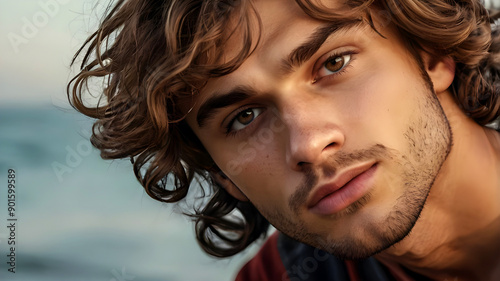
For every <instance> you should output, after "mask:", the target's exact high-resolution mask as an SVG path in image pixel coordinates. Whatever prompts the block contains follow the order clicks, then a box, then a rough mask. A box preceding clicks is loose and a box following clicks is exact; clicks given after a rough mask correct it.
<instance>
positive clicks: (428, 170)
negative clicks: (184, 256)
mask: <svg viewBox="0 0 500 281" xmlns="http://www.w3.org/2000/svg"><path fill="white" fill-rule="evenodd" d="M255 6H256V9H257V12H258V13H259V15H260V17H261V19H262V23H263V25H262V26H263V30H262V38H261V41H260V43H259V46H258V47H257V49H256V51H255V52H254V53H253V54H252V55H251V56H250V57H249V58H248V59H247V60H246V61H245V62H244V63H243V65H242V66H241V67H240V68H238V69H237V70H236V71H235V72H233V73H231V74H229V75H227V76H224V77H221V78H216V79H211V80H209V81H208V83H207V84H206V86H205V87H204V88H203V89H202V90H201V92H200V95H199V96H198V97H197V98H196V101H195V103H194V106H193V108H192V110H191V111H190V113H189V114H188V115H187V121H188V124H189V125H190V127H191V128H192V130H193V131H194V133H195V134H196V135H197V136H198V138H199V139H200V140H201V142H202V143H203V145H204V146H205V148H206V149H207V151H208V152H209V153H210V155H211V156H212V158H213V160H214V161H215V163H216V164H217V165H218V167H219V168H220V169H221V171H222V172H223V173H224V174H225V175H226V177H219V180H220V181H221V182H222V184H223V185H224V186H225V188H226V189H227V190H228V191H229V192H230V193H231V194H232V195H233V196H234V197H236V198H237V199H240V200H250V201H251V202H252V203H253V204H254V205H255V206H256V207H257V208H258V209H259V211H260V212H261V213H262V214H263V215H264V216H265V217H266V218H267V219H268V220H269V221H270V222H271V223H272V224H273V225H274V226H275V227H276V228H277V229H279V230H280V231H282V232H284V233H286V234H288V235H290V236H291V237H293V238H295V239H297V240H299V241H302V242H305V243H308V244H311V245H313V246H315V247H318V248H321V249H324V250H327V251H329V252H331V253H333V254H334V255H337V256H339V257H343V258H365V257H368V256H371V255H375V254H378V255H377V256H376V257H377V258H378V259H379V260H380V261H382V262H383V263H385V264H387V265H388V266H405V267H407V268H409V269H411V270H414V271H416V272H419V273H421V274H424V275H427V276H429V277H432V278H435V279H439V280H446V279H447V278H450V279H448V280H476V278H478V279H477V280H495V278H497V277H499V276H498V270H496V268H497V265H498V253H499V252H500V251H498V250H499V249H500V247H499V244H498V242H496V241H497V240H498V239H494V238H495V237H498V235H499V234H500V231H499V229H500V227H499V224H500V223H499V222H498V221H499V220H498V219H497V218H499V217H500V206H499V202H500V200H499V199H500V193H499V192H498V189H499V188H498V187H499V179H498V178H499V177H498V175H499V174H500V173H499V164H498V163H499V160H498V159H499V158H500V157H499V152H498V151H499V149H498V142H499V141H498V139H499V137H498V133H496V132H493V131H491V130H488V129H485V128H482V127H480V126H478V125H477V124H475V123H474V122H472V121H471V120H469V119H468V118H467V117H466V116H465V115H464V114H463V113H462V112H461V111H460V109H459V108H458V107H457V105H456V104H455V103H454V101H453V100H452V98H451V95H450V92H449V90H448V88H449V86H450V85H451V82H452V81H453V77H454V63H453V61H452V60H451V59H449V58H434V57H432V56H429V55H426V54H424V55H423V59H424V68H425V69H421V68H420V67H419V66H418V64H417V63H416V62H415V60H414V59H413V58H412V57H411V55H410V54H409V53H408V51H407V50H406V49H405V46H404V44H403V43H402V42H401V41H400V40H399V38H398V35H397V33H396V32H395V31H394V30H393V29H392V27H391V25H390V24H389V25H387V24H382V23H381V22H379V21H377V18H375V26H376V28H377V30H378V31H379V32H380V33H381V34H383V35H384V36H385V38H383V37H381V36H379V35H378V34H377V33H375V32H374V31H373V30H372V29H371V28H370V27H367V26H364V25H356V26H354V27H351V28H349V29H347V30H341V31H340V32H337V33H335V34H333V35H331V36H330V37H329V38H328V39H327V40H326V41H325V43H324V44H323V45H322V46H321V47H320V48H319V49H318V50H317V51H316V52H315V53H314V54H313V55H312V56H311V58H309V59H308V60H306V61H305V62H304V63H303V64H302V65H300V66H295V67H294V68H293V69H292V71H288V72H284V71H283V67H282V61H283V60H284V59H286V57H287V56H288V54H289V53H290V52H292V50H294V48H296V47H297V46H299V45H300V44H301V43H303V42H305V41H306V40H307V39H308V38H309V36H310V35H311V34H313V32H314V30H315V29H316V28H317V27H319V26H321V25H322V24H324V23H322V22H318V21H315V20H312V19H311V18H309V17H307V15H305V14H304V13H303V12H302V11H301V10H300V8H299V7H298V6H297V5H296V4H294V2H293V1H257V2H256V5H255ZM233 39H234V40H235V41H234V44H228V46H238V43H237V42H238V41H237V39H238V38H233ZM235 48H236V47H235ZM232 52H234V50H232V49H231V48H227V56H228V57H231V53H232ZM332 55H334V57H335V58H336V59H337V60H336V61H335V60H334V61H332V60H330V62H328V59H329V58H330V57H331V56H332ZM339 65H340V67H341V69H339V72H338V73H331V72H328V71H327V70H328V69H330V70H331V69H337V68H335V67H338V66H339ZM423 71H424V73H422V72H423ZM431 81H432V82H431ZM235 87H239V89H245V91H247V92H251V95H250V97H249V98H248V99H245V100H243V101H239V102H238V103H235V104H232V105H229V106H227V107H224V108H222V109H218V110H217V111H215V112H214V113H213V115H212V117H211V118H210V119H209V120H207V121H206V122H204V124H203V126H200V125H199V124H198V122H197V117H196V115H197V113H198V111H199V110H200V107H201V106H202V105H203V104H204V103H205V102H206V101H207V100H208V99H210V98H212V97H214V96H218V95H221V93H222V92H224V91H228V90H230V89H233V88H235ZM242 112H243V113H242ZM231 120H233V122H232V123H231ZM234 120H236V121H234ZM228 128H229V129H228ZM464 160H467V161H464ZM485 163H486V164H485ZM361 166H363V167H364V166H368V167H374V173H373V174H372V176H371V177H370V178H369V180H367V181H365V182H364V185H366V186H367V188H366V191H365V192H363V194H362V196H359V198H358V200H356V201H355V202H353V203H352V204H349V205H348V206H346V207H345V208H343V209H341V210H339V211H337V212H335V213H333V214H330V215H319V214H317V213H314V212H312V211H311V209H310V208H308V202H309V200H310V199H311V197H312V196H313V194H314V192H315V191H316V190H318V188H319V187H320V186H322V185H325V184H329V183H331V182H332V181H334V180H336V179H337V177H338V175H339V174H342V173H344V172H345V171H348V170H350V169H353V168H356V167H361ZM479 234H481V235H479ZM483 236H485V237H486V238H483V239H482V240H479V237H483ZM478 256H479V257H484V258H485V259H486V260H487V262H478V261H477V260H478V259H477V258H474V257H478Z"/></svg>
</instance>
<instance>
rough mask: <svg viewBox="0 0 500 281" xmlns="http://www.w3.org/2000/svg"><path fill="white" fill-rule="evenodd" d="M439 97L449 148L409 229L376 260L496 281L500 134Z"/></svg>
mask: <svg viewBox="0 0 500 281" xmlns="http://www.w3.org/2000/svg"><path fill="white" fill-rule="evenodd" d="M439 98H440V101H441V104H442V106H443V109H444V111H445V114H446V116H447V117H448V120H449V122H450V126H451V128H452V132H453V146H452V149H451V151H450V154H449V156H448V158H447V159H446V161H445V163H444V164H443V166H442V167H441V170H440V172H439V175H438V177H437V178H436V180H435V182H434V185H433V186H432V189H431V192H430V194H429V197H428V198H427V201H426V205H425V207H424V209H423V210H422V213H421V216H420V218H419V220H418V221H417V223H416V225H415V227H414V228H413V229H412V232H411V233H410V234H409V235H408V236H407V237H406V238H405V239H403V240H402V241H401V242H399V243H397V244H395V245H394V246H393V247H391V248H389V249H387V250H386V251H384V252H382V253H381V254H379V255H377V259H379V260H380V261H381V262H383V263H386V264H388V265H391V264H392V265H394V264H399V265H402V266H404V267H406V268H408V269H410V270H412V271H414V272H417V273H419V274H422V275H425V276H428V277H430V278H432V279H434V280H500V239H499V237H500V134H498V133H497V132H495V131H493V130H490V129H487V128H484V127H482V126H479V125H477V124H476V123H475V122H474V121H472V120H470V119H469V118H468V117H467V116H466V115H465V114H464V113H463V112H462V111H461V110H460V109H459V108H458V106H457V105H456V103H455V102H454V101H453V99H452V97H451V96H450V95H449V93H444V94H442V95H441V96H440V97H439Z"/></svg>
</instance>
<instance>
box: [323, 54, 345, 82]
mask: <svg viewBox="0 0 500 281" xmlns="http://www.w3.org/2000/svg"><path fill="white" fill-rule="evenodd" d="M351 60H352V53H347V54H345V53H344V54H340V55H332V56H330V57H329V58H327V59H326V60H325V61H324V62H323V63H322V64H321V67H320V68H319V69H318V72H317V73H316V77H315V78H314V80H313V81H314V82H316V81H318V80H320V79H321V78H323V77H325V76H329V75H335V74H338V73H340V72H342V70H343V69H344V68H345V67H346V66H348V65H349V63H350V62H351Z"/></svg>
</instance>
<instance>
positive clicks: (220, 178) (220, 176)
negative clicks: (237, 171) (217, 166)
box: [210, 172, 248, 201]
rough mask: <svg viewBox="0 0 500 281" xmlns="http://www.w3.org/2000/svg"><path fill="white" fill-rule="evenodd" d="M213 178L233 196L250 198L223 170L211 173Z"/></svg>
mask: <svg viewBox="0 0 500 281" xmlns="http://www.w3.org/2000/svg"><path fill="white" fill-rule="evenodd" d="M210 174H211V175H212V179H213V180H214V181H215V182H217V184H219V185H220V186H221V187H222V188H224V189H225V190H226V191H227V192H228V193H229V194H230V195H231V196H233V197H234V198H236V199H238V200H240V201H248V198H247V197H246V196H245V194H243V192H241V190H240V189H239V188H238V187H237V186H236V185H235V184H234V183H233V182H232V181H231V180H230V179H229V178H228V177H227V176H226V175H224V173H222V172H215V173H210Z"/></svg>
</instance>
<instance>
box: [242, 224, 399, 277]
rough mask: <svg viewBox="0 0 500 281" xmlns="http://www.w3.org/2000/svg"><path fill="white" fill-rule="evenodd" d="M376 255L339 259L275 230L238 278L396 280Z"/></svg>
mask: <svg viewBox="0 0 500 281" xmlns="http://www.w3.org/2000/svg"><path fill="white" fill-rule="evenodd" d="M391 275H392V274H390V273H389V272H388V271H387V269H386V268H385V267H384V266H382V264H380V263H379V262H378V261H376V260H375V259H374V258H373V257H372V258H369V259H366V260H360V261H355V262H354V261H347V260H341V259H338V258H336V257H335V256H333V255H330V254H328V253H326V252H324V251H322V250H319V249H317V248H314V247H311V246H308V245H306V244H303V243H300V242H297V241H295V240H293V239H291V238H289V237H288V236H286V235H284V234H282V233H280V232H275V233H274V234H272V235H271V236H270V237H269V238H268V239H267V241H266V242H265V243H264V244H263V245H262V247H261V249H260V250H259V252H258V253H257V254H256V255H255V256H254V257H253V258H252V259H251V260H250V261H249V262H247V263H246V264H245V265H244V266H243V268H242V269H241V270H240V272H239V273H238V275H237V277H236V281H255V280H258V281H297V280H302V281H316V280H335V281H347V280H349V281H357V280H377V281H386V280H393V279H392V278H391V277H390V276H391Z"/></svg>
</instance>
